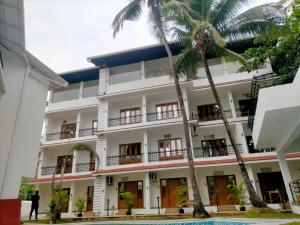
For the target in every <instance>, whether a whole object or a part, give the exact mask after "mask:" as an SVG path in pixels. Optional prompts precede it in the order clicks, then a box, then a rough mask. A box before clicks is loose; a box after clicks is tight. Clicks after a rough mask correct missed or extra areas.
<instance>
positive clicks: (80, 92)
mask: <svg viewBox="0 0 300 225" xmlns="http://www.w3.org/2000/svg"><path fill="white" fill-rule="evenodd" d="M83 89H84V82H83V81H81V82H80V86H79V96H78V97H79V98H82V97H83V94H84V93H83Z"/></svg>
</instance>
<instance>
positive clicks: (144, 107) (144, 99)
mask: <svg viewBox="0 0 300 225" xmlns="http://www.w3.org/2000/svg"><path fill="white" fill-rule="evenodd" d="M142 118H143V121H142V122H143V123H146V122H147V97H146V95H143V96H142Z"/></svg>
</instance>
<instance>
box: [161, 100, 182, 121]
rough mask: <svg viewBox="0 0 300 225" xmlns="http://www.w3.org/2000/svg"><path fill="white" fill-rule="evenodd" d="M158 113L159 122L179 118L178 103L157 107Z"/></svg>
mask: <svg viewBox="0 0 300 225" xmlns="http://www.w3.org/2000/svg"><path fill="white" fill-rule="evenodd" d="M156 113H157V119H158V120H164V119H171V118H177V117H179V113H178V103H177V102H172V103H166V104H159V105H156Z"/></svg>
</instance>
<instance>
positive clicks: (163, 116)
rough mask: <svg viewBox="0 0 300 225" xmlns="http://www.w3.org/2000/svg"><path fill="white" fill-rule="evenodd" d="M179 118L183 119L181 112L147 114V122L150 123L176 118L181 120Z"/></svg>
mask: <svg viewBox="0 0 300 225" xmlns="http://www.w3.org/2000/svg"><path fill="white" fill-rule="evenodd" d="M179 117H181V112H180V110H171V111H164V112H151V113H147V121H148V122H151V121H160V120H168V119H175V118H179Z"/></svg>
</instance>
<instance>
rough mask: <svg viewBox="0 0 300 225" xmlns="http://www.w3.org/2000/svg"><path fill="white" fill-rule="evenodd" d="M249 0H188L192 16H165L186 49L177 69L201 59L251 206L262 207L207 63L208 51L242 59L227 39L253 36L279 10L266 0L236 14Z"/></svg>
mask: <svg viewBox="0 0 300 225" xmlns="http://www.w3.org/2000/svg"><path fill="white" fill-rule="evenodd" d="M248 2H249V0H222V1H219V0H202V1H200V0H191V1H190V7H189V8H190V9H191V10H190V11H189V14H190V17H191V18H192V20H191V19H184V18H183V19H182V17H180V16H177V15H176V12H175V13H174V12H172V13H169V14H168V16H167V17H168V20H169V21H172V22H175V23H177V25H176V26H175V27H173V30H174V35H175V36H176V37H177V38H178V40H179V42H181V43H182V44H183V45H184V46H185V47H186V50H185V52H184V53H183V55H181V56H180V57H179V59H178V61H177V62H176V66H177V68H176V69H177V72H178V73H187V72H193V73H196V71H197V68H198V67H199V66H200V64H201V62H203V64H204V68H205V73H206V76H207V79H208V82H209V85H210V87H211V90H212V93H213V96H214V98H215V101H216V104H217V105H218V107H219V111H220V114H221V117H222V120H223V122H224V125H225V128H226V131H227V134H228V137H229V139H230V142H231V144H232V146H233V149H234V152H235V155H236V158H237V162H238V165H239V168H240V171H241V174H242V176H243V179H244V182H245V184H246V187H247V190H248V193H249V200H250V202H251V204H252V205H253V206H254V207H260V208H263V207H267V205H266V203H265V202H263V201H262V200H261V199H260V197H259V196H258V195H257V193H256V191H255V189H254V187H253V185H252V183H251V180H250V178H249V174H248V172H247V170H246V167H245V163H244V161H243V158H242V157H241V153H240V151H239V149H238V147H237V142H236V140H235V138H234V135H233V132H232V130H231V127H230V125H229V123H228V120H227V117H226V115H225V113H224V109H223V106H222V104H221V100H220V97H219V95H218V92H217V89H216V87H215V84H214V81H213V78H212V75H211V72H210V68H209V65H208V53H210V54H212V53H213V54H215V55H219V56H221V55H222V56H224V55H227V56H231V57H234V58H235V59H240V60H241V59H242V57H241V56H239V55H238V54H236V53H234V52H232V51H231V50H229V49H227V48H226V43H227V42H233V41H237V40H239V41H241V40H243V39H245V38H249V37H253V36H254V35H255V34H257V33H259V32H261V31H263V30H264V29H266V28H267V27H268V26H270V25H271V24H272V19H273V16H274V15H275V14H274V12H277V13H278V14H280V13H281V10H280V9H281V7H280V6H278V5H274V4H266V5H263V6H260V7H255V8H251V9H249V10H247V11H245V12H244V13H241V14H239V9H240V8H241V7H242V6H244V5H245V4H246V3H248ZM270 12H271V14H270ZM280 15H282V14H280Z"/></svg>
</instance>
